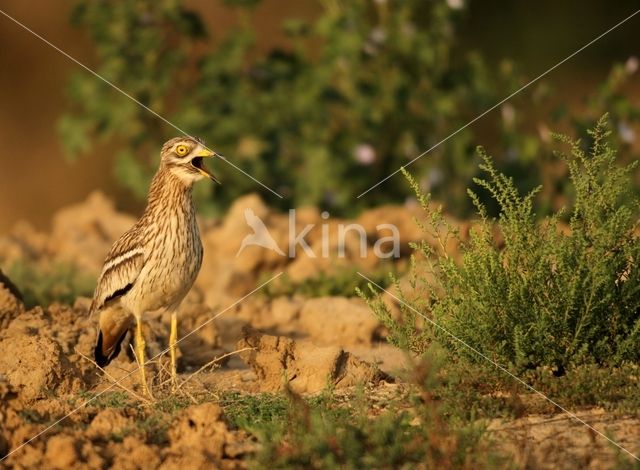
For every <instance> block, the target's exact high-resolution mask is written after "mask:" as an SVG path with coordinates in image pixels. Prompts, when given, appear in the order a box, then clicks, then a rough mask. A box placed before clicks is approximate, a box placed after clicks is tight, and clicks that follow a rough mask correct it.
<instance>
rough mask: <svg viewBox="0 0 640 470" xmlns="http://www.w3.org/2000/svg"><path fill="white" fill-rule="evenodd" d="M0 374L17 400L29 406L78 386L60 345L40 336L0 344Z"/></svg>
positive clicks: (10, 340) (22, 336) (3, 341)
mask: <svg viewBox="0 0 640 470" xmlns="http://www.w3.org/2000/svg"><path fill="white" fill-rule="evenodd" d="M0 351H2V352H3V354H2V355H0V374H4V375H5V376H6V377H7V379H8V381H9V383H10V384H11V386H12V387H13V388H14V389H16V390H17V391H18V394H19V398H20V400H22V401H25V402H28V401H32V400H35V399H38V398H44V397H46V396H47V394H48V393H51V392H52V391H54V390H55V391H60V392H62V393H68V392H71V391H73V390H75V389H77V388H78V387H79V385H80V382H79V379H78V377H77V375H78V374H77V371H76V370H75V369H74V368H73V366H72V365H71V363H70V362H69V361H68V360H67V358H66V357H65V355H64V354H63V353H62V349H61V347H60V345H59V344H58V343H57V342H55V341H53V340H51V339H49V338H47V337H43V336H30V335H28V334H20V335H17V336H9V337H6V338H4V339H3V340H2V341H0Z"/></svg>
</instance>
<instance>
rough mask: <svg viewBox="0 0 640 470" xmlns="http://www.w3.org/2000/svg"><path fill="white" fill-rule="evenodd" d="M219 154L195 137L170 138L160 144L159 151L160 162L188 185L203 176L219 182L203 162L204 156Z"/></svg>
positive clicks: (209, 156) (210, 156)
mask: <svg viewBox="0 0 640 470" xmlns="http://www.w3.org/2000/svg"><path fill="white" fill-rule="evenodd" d="M219 156H220V155H218V154H217V153H215V152H212V151H211V150H209V149H208V148H207V147H206V146H205V145H204V142H203V141H202V140H200V139H198V138H195V137H176V138H174V139H171V140H169V141H167V142H166V143H165V144H164V145H163V146H162V152H161V153H160V159H161V164H162V165H164V166H165V168H167V170H169V171H170V172H171V173H173V174H174V175H175V176H177V177H178V178H179V179H180V180H181V181H182V182H183V183H184V184H186V185H188V186H190V185H192V184H193V183H194V182H196V181H198V180H200V179H202V178H204V177H207V178H210V179H211V180H212V181H215V182H216V183H220V182H219V181H218V179H217V178H216V177H215V176H214V175H213V174H212V173H211V172H210V171H209V170H208V169H207V168H206V167H205V166H204V163H203V161H204V159H205V158H213V157H219Z"/></svg>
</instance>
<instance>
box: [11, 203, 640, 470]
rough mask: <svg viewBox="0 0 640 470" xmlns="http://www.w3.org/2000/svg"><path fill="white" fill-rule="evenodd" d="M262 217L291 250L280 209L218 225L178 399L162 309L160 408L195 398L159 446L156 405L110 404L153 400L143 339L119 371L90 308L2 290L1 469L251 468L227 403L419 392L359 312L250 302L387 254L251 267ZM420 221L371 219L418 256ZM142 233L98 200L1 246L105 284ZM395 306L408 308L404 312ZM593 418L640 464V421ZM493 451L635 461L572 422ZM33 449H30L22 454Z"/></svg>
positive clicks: (568, 460)
mask: <svg viewBox="0 0 640 470" xmlns="http://www.w3.org/2000/svg"><path fill="white" fill-rule="evenodd" d="M247 207H249V208H251V209H252V210H253V211H254V213H256V214H259V215H260V217H261V218H263V220H265V221H266V223H267V225H268V227H269V230H270V232H271V233H272V234H274V239H275V240H276V241H277V242H279V243H283V240H284V237H285V236H286V234H287V224H288V221H287V218H286V215H285V214H278V213H274V212H272V211H271V210H270V209H269V208H267V207H265V206H264V205H263V204H262V203H261V202H260V200H259V199H258V198H256V197H254V196H249V197H247V198H244V199H243V200H240V201H239V202H238V203H237V205H236V206H234V207H233V208H232V209H231V211H230V213H229V215H228V216H227V217H226V218H225V219H224V220H221V221H219V222H217V223H209V224H203V229H202V232H203V239H204V243H205V253H206V255H205V262H204V265H203V270H202V273H201V275H200V277H199V278H198V280H197V282H196V286H195V287H194V289H193V290H192V292H191V293H190V294H189V295H188V297H187V298H186V299H185V302H184V303H183V305H182V306H181V308H180V324H179V335H180V337H182V336H184V335H186V334H187V333H189V332H191V331H192V330H194V329H195V328H197V327H200V328H199V329H198V330H197V331H196V332H195V333H194V334H192V335H190V336H189V337H187V338H186V339H184V340H183V341H181V343H180V345H179V346H180V355H179V378H178V384H179V390H178V391H177V392H171V390H170V387H171V383H170V381H169V374H168V359H167V355H166V354H162V355H161V354H160V353H161V352H162V351H163V349H164V348H165V347H166V345H167V343H168V318H167V315H166V314H164V313H163V312H155V313H150V314H149V316H148V318H147V319H146V324H145V336H146V337H147V343H148V348H147V352H148V354H149V355H150V357H152V358H154V357H155V356H159V357H157V358H155V359H154V360H153V364H152V365H150V366H149V367H148V370H149V373H150V375H151V376H152V377H153V379H152V389H153V391H154V395H155V398H156V399H157V400H160V401H162V400H165V399H166V398H167V397H176V396H177V397H179V398H180V399H186V400H191V399H192V400H193V404H192V405H190V406H187V407H186V408H184V409H180V410H179V411H177V412H176V413H173V414H171V418H170V422H168V423H167V425H166V427H165V429H164V431H163V433H162V435H161V436H158V435H156V434H154V432H155V431H154V429H157V426H156V427H154V426H153V425H152V424H153V423H152V420H153V419H155V418H154V416H155V415H154V414H153V413H152V411H151V407H149V406H147V404H146V402H145V400H143V399H141V400H140V406H138V407H131V406H120V405H119V404H118V403H110V404H105V403H104V399H105V398H106V397H110V396H111V395H110V393H111V392H112V391H118V392H123V391H124V392H127V393H128V394H129V395H130V396H132V397H134V398H135V397H139V396H140V394H141V390H140V383H139V378H138V373H137V365H136V363H135V362H133V361H132V358H131V354H130V352H129V351H130V350H129V348H128V347H126V346H127V345H128V339H127V340H125V347H124V348H123V351H122V352H121V353H120V355H119V356H118V357H117V358H116V359H115V360H114V361H113V362H112V363H111V364H110V365H109V366H108V367H107V368H106V369H105V370H104V371H100V370H98V368H97V367H96V365H95V364H94V363H92V361H91V358H92V351H93V347H94V344H95V338H96V324H97V318H90V317H89V315H88V307H89V304H90V299H89V298H88V297H78V298H76V299H75V301H74V303H73V305H62V304H56V303H54V304H52V305H48V306H43V307H34V308H32V309H26V308H25V307H24V305H23V304H22V302H21V300H20V299H19V293H18V290H19V289H20V288H21V286H12V283H11V282H10V280H8V279H7V278H6V277H0V352H1V354H0V456H4V455H6V454H8V453H10V452H12V453H11V454H10V455H9V457H8V458H7V459H6V460H3V461H2V463H1V464H0V466H2V467H7V468H65V469H68V468H107V467H113V468H124V469H127V468H155V467H162V468H167V469H170V468H182V469H188V468H211V466H212V465H214V466H216V467H221V468H244V467H245V466H246V462H247V458H248V457H249V456H250V455H251V453H252V452H253V451H254V450H255V448H256V447H255V446H256V445H257V444H256V442H255V440H254V439H253V438H251V437H250V436H249V435H247V434H246V432H244V431H242V430H238V429H234V428H233V427H232V426H230V425H229V423H228V420H227V419H226V418H225V416H224V413H223V411H222V408H221V407H220V406H219V405H218V403H217V399H218V398H219V397H220V396H221V394H224V393H226V392H231V391H235V392H239V393H242V394H253V393H258V392H279V391H282V390H284V388H285V387H289V388H290V389H291V390H293V391H294V392H296V393H300V394H314V393H318V392H320V391H322V390H324V389H325V388H326V387H327V385H330V386H331V387H332V388H333V389H334V390H335V391H336V393H344V394H349V393H352V392H353V391H354V390H355V388H356V387H357V386H359V385H366V387H367V393H369V394H370V396H371V397H373V398H372V399H373V401H374V402H375V401H376V400H378V401H379V402H380V403H384V402H385V401H387V400H389V399H390V397H391V396H392V395H393V394H394V393H399V391H400V390H401V389H402V388H403V387H405V386H406V385H405V384H403V383H402V381H401V379H399V377H400V376H401V374H400V373H399V372H400V371H401V370H402V369H403V364H404V361H405V357H404V355H403V353H402V352H400V351H399V350H397V349H395V348H393V347H392V346H390V345H388V344H387V343H386V342H385V340H384V336H385V330H384V328H383V326H382V325H381V324H380V323H378V321H377V320H376V319H375V317H373V316H372V315H371V313H370V312H369V310H368V308H367V307H366V305H365V304H364V303H363V302H362V301H361V300H360V299H357V298H355V297H349V298H348V297H333V296H324V297H319V298H305V297H301V296H298V295H295V294H294V295H292V294H291V293H287V294H282V295H271V296H266V295H264V294H261V293H255V294H252V295H250V296H248V297H247V298H246V299H244V300H243V301H242V302H237V299H240V298H242V297H243V296H244V295H246V294H247V293H249V292H251V290H252V289H254V288H255V286H256V285H258V284H259V283H260V282H261V280H263V279H265V277H264V276H265V275H268V276H269V275H272V274H273V273H279V272H284V273H286V275H287V278H288V279H289V280H295V281H303V280H304V279H306V278H309V277H312V276H314V275H317V274H318V273H319V272H326V273H327V274H328V275H331V273H332V270H333V269H337V268H336V267H340V266H355V267H357V268H358V269H362V270H364V271H365V272H370V271H371V270H375V269H376V268H377V267H378V266H377V264H376V263H377V261H376V260H375V259H374V258H373V257H371V258H360V257H359V256H358V255H357V247H350V248H349V250H351V251H349V250H347V251H348V253H347V256H346V258H342V259H339V258H336V257H334V258H331V259H322V258H311V257H304V256H303V257H299V258H297V259H295V260H290V259H288V258H282V257H281V256H280V255H278V254H277V253H275V252H273V251H269V250H265V249H262V248H259V247H250V248H248V249H247V251H245V252H243V253H242V254H241V255H240V256H236V253H237V251H238V248H239V245H240V243H241V240H242V239H243V237H244V235H245V234H246V233H247V232H248V229H247V228H246V227H245V226H244V221H243V216H242V214H243V213H244V211H245V209H246V208H247ZM413 215H414V213H413V211H412V210H410V209H407V208H393V207H388V208H380V209H376V210H375V211H370V212H368V213H365V214H363V215H362V216H361V217H360V219H359V222H360V223H362V225H363V226H365V227H367V231H368V235H370V237H371V238H370V243H374V242H375V236H376V230H375V225H376V223H380V222H379V221H381V220H384V221H389V220H392V221H393V222H394V223H396V224H397V225H399V226H401V227H402V231H401V233H402V234H403V243H406V242H408V241H411V240H416V239H419V238H420V237H421V234H420V232H419V231H417V230H415V229H414V228H413V222H412V221H411V217H412V216H413ZM132 222H133V219H132V218H131V217H130V216H128V215H125V214H120V213H117V212H115V211H114V209H113V206H112V204H111V203H110V202H109V201H108V200H107V199H105V198H104V197H103V196H101V195H100V194H94V195H92V196H91V197H90V198H89V199H88V200H87V201H86V202H85V203H83V204H81V205H78V206H74V207H70V208H68V209H65V210H64V211H61V212H60V213H58V214H57V215H56V217H55V218H54V224H53V229H52V232H51V233H40V232H37V231H35V230H34V229H33V228H31V227H29V226H26V225H24V224H22V225H19V226H17V227H16V228H14V229H13V230H12V231H11V232H10V233H8V234H7V235H5V236H2V237H0V260H2V262H3V263H11V262H12V261H15V260H23V261H24V260H28V261H29V262H31V263H34V264H35V265H36V266H46V265H49V264H51V263H58V262H72V263H73V264H74V266H77V267H78V268H79V269H82V270H83V271H84V272H88V273H90V274H91V275H95V273H97V272H98V270H99V269H100V266H101V263H102V260H103V257H104V255H105V254H106V251H107V250H108V248H109V246H110V244H111V242H112V241H113V240H114V239H115V238H116V237H117V236H119V234H120V233H122V232H123V231H124V230H126V228H128V226H129V225H130V224H131V223H132ZM299 223H300V224H303V223H304V224H306V223H316V224H320V223H321V220H320V218H319V214H318V212H317V211H316V210H315V209H306V210H302V211H300V219H299ZM336 223H337V222H336ZM456 223H457V222H456ZM460 226H461V227H462V228H463V229H464V224H460ZM318 231H319V230H317V231H316V233H312V234H311V236H310V244H311V246H316V245H314V244H317V243H318V240H319V238H318V236H317V232H318ZM312 232H313V231H312ZM283 246H284V244H283ZM387 301H389V302H390V306H392V307H393V305H392V299H390V298H387ZM235 302H237V303H235ZM234 303H235V304H234ZM229 306H231V307H229ZM201 325H204V326H201ZM115 381H118V384H117V385H114V382H115ZM101 393H104V394H103V395H100V396H98V397H97V398H94V397H96V394H101ZM202 397H205V400H204V403H200V402H201V401H203V400H202ZM88 400H90V402H89V403H86V402H87V401H88ZM67 415H68V417H67V418H65V419H64V420H63V421H61V422H58V420H60V419H61V418H62V417H64V416H67ZM578 415H579V416H580V418H581V419H584V420H585V421H587V422H589V423H590V424H591V425H593V426H594V427H595V428H596V429H598V430H599V431H601V432H603V433H605V434H606V435H608V436H611V437H612V438H613V439H615V440H616V442H618V443H620V444H621V445H622V446H624V447H626V448H628V449H629V450H631V451H632V452H636V453H637V452H640V439H639V438H640V420H638V419H631V418H621V417H615V416H613V415H611V414H608V413H606V412H604V411H603V410H599V409H588V410H581V411H579V412H578ZM140 423H143V424H144V423H146V424H145V426H147V427H144V426H143V427H141V425H140ZM150 423H151V424H150ZM45 429H48V430H47V432H46V433H45V434H43V435H41V436H39V437H37V438H36V439H34V440H33V441H29V440H30V439H31V438H32V437H34V436H36V435H38V434H39V433H40V432H42V431H43V430H45ZM486 439H489V440H491V441H492V442H493V445H495V446H496V447H497V448H499V449H501V450H503V451H504V452H506V453H508V454H510V455H512V456H513V458H514V462H515V463H516V466H517V467H521V468H594V469H595V468H616V467H618V466H619V464H620V461H618V460H617V458H616V451H615V447H613V446H612V445H611V444H610V443H608V442H607V441H606V440H605V439H603V438H602V437H600V436H597V434H596V433H594V432H593V431H590V430H589V429H588V428H587V427H585V426H584V425H582V424H580V423H577V422H575V421H573V420H571V419H569V418H568V417H567V416H566V415H563V414H556V415H549V416H537V415H536V416H532V415H529V416H526V417H523V418H520V419H515V420H508V421H505V420H495V421H492V422H491V423H489V426H488V432H487V433H486ZM25 442H29V443H28V444H27V445H24V446H22V444H24V443H25ZM21 446H22V447H21ZM15 449H18V450H17V451H15V452H13V451H14V450H15Z"/></svg>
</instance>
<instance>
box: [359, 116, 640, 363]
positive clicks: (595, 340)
mask: <svg viewBox="0 0 640 470" xmlns="http://www.w3.org/2000/svg"><path fill="white" fill-rule="evenodd" d="M590 136H591V139H592V142H591V145H590V146H589V149H588V150H585V149H584V148H583V147H582V146H581V144H580V142H572V141H571V140H570V139H568V138H567V137H560V140H562V141H563V142H565V143H567V144H569V145H570V147H571V153H570V155H561V158H562V159H563V161H564V162H565V163H566V165H567V166H568V168H569V174H570V181H569V183H570V187H571V191H572V193H571V194H572V199H573V203H572V206H571V208H570V209H568V210H566V211H560V212H559V213H556V214H554V215H553V216H552V217H549V218H547V219H546V220H544V221H543V222H538V220H537V218H536V213H535V211H534V200H535V196H536V194H537V193H538V192H539V190H540V188H536V189H534V190H533V191H531V192H530V193H528V194H527V195H525V196H521V195H520V194H519V192H518V190H517V189H516V187H515V184H514V182H513V180H512V179H511V178H509V177H507V176H505V175H504V174H501V173H499V172H498V171H496V169H495V167H494V165H493V162H492V160H491V158H490V157H488V156H487V155H486V154H485V153H484V152H483V151H482V150H480V153H481V156H482V158H483V161H484V164H483V165H482V166H481V168H482V169H483V170H484V172H485V173H486V175H487V177H486V179H477V180H476V183H477V184H478V186H479V187H482V188H484V189H486V190H487V191H488V192H489V193H490V195H491V197H492V198H493V199H494V200H495V202H496V203H497V205H498V207H499V216H498V217H497V219H490V218H489V217H488V215H487V211H486V208H485V206H484V205H483V204H482V203H481V202H480V199H479V197H478V195H477V194H476V193H474V192H471V191H470V192H469V194H470V197H471V199H472V200H473V202H474V204H475V206H476V208H477V211H478V215H479V217H480V220H479V221H478V223H477V224H476V226H475V227H474V229H472V231H471V234H470V238H469V240H468V241H462V240H461V239H460V237H459V236H458V234H457V233H456V231H455V230H454V229H453V228H452V227H447V226H446V222H445V220H444V218H443V216H442V213H441V211H439V210H438V211H430V210H429V197H427V196H423V195H422V194H421V193H420V190H419V187H418V184H417V183H416V181H415V180H414V179H413V178H411V177H410V176H409V175H408V173H406V175H407V177H408V178H409V181H410V183H411V186H412V187H413V189H414V190H415V191H416V193H417V194H418V197H419V199H420V201H421V203H422V206H423V208H424V209H425V211H427V212H428V213H429V217H428V221H427V223H426V224H424V228H425V230H427V231H428V232H429V233H430V234H431V235H432V236H433V237H435V238H436V239H437V240H440V241H441V242H443V240H444V239H445V238H446V237H450V236H453V237H457V239H458V241H459V245H460V250H461V253H462V257H461V260H460V261H459V262H457V261H456V260H455V259H453V258H452V257H451V256H449V255H447V253H446V252H444V251H443V250H442V249H441V248H440V247H437V246H432V245H430V244H428V243H426V242H422V243H421V244H420V245H418V246H416V247H415V248H416V250H417V254H419V255H420V256H421V259H418V261H416V262H415V265H414V270H413V273H414V274H413V275H414V277H413V281H412V282H413V283H412V286H413V287H414V289H415V290H416V292H410V294H411V295H410V297H411V299H412V300H411V301H410V302H412V303H413V304H414V305H416V307H417V308H418V310H420V311H421V312H422V313H424V314H425V315H428V316H429V318H431V319H432V320H433V321H435V322H436V323H437V324H438V325H440V326H442V327H443V328H446V329H447V330H448V331H449V332H451V333H452V334H453V335H454V336H456V337H457V338H459V339H460V340H462V341H464V342H466V343H467V344H469V345H471V346H473V347H474V348H477V349H478V350H479V351H481V352H482V353H483V354H484V355H486V356H488V357H490V358H492V359H494V360H496V361H497V362H498V363H501V364H503V365H506V366H514V367H515V369H516V370H519V371H522V370H524V369H533V368H537V367H540V366H545V367H548V368H550V369H552V370H553V371H554V373H555V374H556V375H563V374H564V373H565V371H566V370H567V369H569V368H572V367H575V366H577V365H580V364H599V365H606V366H613V365H620V364H623V363H625V362H626V361H638V360H639V359H640V316H639V312H640V310H639V309H640V269H639V266H638V260H640V242H639V241H638V238H637V236H636V231H637V228H638V227H637V225H638V224H637V215H638V213H637V210H638V201H637V199H636V197H635V195H634V193H633V191H632V183H631V176H632V171H633V169H634V168H635V167H636V165H635V163H633V164H630V165H627V166H618V165H617V164H616V152H615V151H614V150H613V149H612V148H611V146H610V145H609V142H608V137H609V131H608V130H607V126H606V118H605V117H603V118H601V119H600V121H599V122H598V123H597V125H596V127H595V128H594V130H593V131H591V133H590ZM563 220H567V221H568V225H566V226H564V222H563ZM496 235H497V236H496ZM440 246H446V243H442V244H441V245H440ZM416 259H417V258H416ZM425 272H426V273H428V276H424V275H423V274H424V273H425ZM406 298H407V296H406V295H405V299H406ZM416 298H418V299H421V300H420V301H418V302H417V303H416V302H414V301H413V299H416ZM371 304H372V306H373V307H374V310H375V311H376V313H377V314H378V315H379V316H381V317H382V318H383V319H384V320H385V322H386V323H388V324H391V325H396V329H395V330H392V331H391V333H392V335H394V334H395V335H396V337H395V338H392V339H394V340H395V341H396V342H397V343H404V344H408V345H413V349H414V350H416V351H419V350H420V349H423V348H424V347H425V345H426V344H428V343H429V341H430V340H432V339H434V338H435V339H437V340H438V341H440V342H441V343H443V344H444V345H445V346H446V347H448V348H450V349H451V350H453V351H455V352H456V353H458V354H460V355H463V356H468V357H471V358H472V359H474V360H481V361H484V359H480V358H479V357H478V356H477V355H476V354H475V353H474V352H472V351H470V350H469V349H468V348H467V347H465V346H464V345H462V344H461V343H460V342H459V341H456V340H453V339H452V338H451V337H450V336H448V335H447V334H445V333H443V332H442V331H441V330H439V329H437V328H434V327H431V326H430V325H428V324H427V325H426V326H424V327H423V328H421V327H420V325H418V324H417V321H418V320H420V318H419V316H417V315H415V314H413V317H410V318H408V319H407V317H405V320H404V321H402V320H401V321H396V320H394V319H393V318H391V316H390V314H389V312H388V311H387V310H386V309H385V308H384V306H383V305H382V304H381V303H380V302H379V301H378V302H375V301H373V302H371ZM406 310H407V309H405V311H406Z"/></svg>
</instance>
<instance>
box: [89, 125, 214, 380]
mask: <svg viewBox="0 0 640 470" xmlns="http://www.w3.org/2000/svg"><path fill="white" fill-rule="evenodd" d="M215 155H216V154H215V153H213V152H211V151H209V150H207V149H206V147H205V146H204V143H203V142H202V141H200V140H198V139H195V138H191V137H177V138H174V139H171V140H169V141H168V142H166V143H165V144H164V146H163V147H162V151H161V159H160V167H159V169H158V171H157V173H156V175H155V176H154V178H153V181H152V182H151V187H150V189H149V197H148V202H147V207H146V209H145V211H144V214H143V215H142V217H141V218H140V219H139V220H138V222H137V223H136V224H135V225H134V226H133V227H132V228H131V229H130V230H128V231H127V232H126V233H125V234H124V235H122V236H121V237H120V239H119V240H118V241H116V242H115V243H114V245H113V246H112V248H111V250H110V251H109V254H108V255H107V258H106V260H105V262H104V266H103V268H102V272H101V274H100V277H99V279H98V284H97V287H96V290H95V293H94V296H93V302H92V304H91V312H92V313H93V312H94V311H99V310H101V311H102V312H101V315H100V330H99V333H98V340H97V344H96V348H95V359H96V362H97V363H98V365H100V366H104V365H107V364H108V363H109V362H110V361H111V360H112V359H113V358H114V357H115V356H116V355H117V354H118V352H119V350H120V343H121V342H122V340H123V339H124V336H125V333H126V332H127V330H128V329H129V328H130V327H132V326H133V323H134V321H135V323H136V355H137V356H138V360H139V361H140V362H141V364H144V339H143V337H142V330H141V318H142V315H143V314H144V313H145V312H147V311H151V310H157V309H160V308H166V309H167V310H168V311H169V312H171V328H172V329H171V338H170V347H171V353H172V354H171V359H172V365H173V374H174V377H175V341H176V336H177V323H176V322H177V319H176V310H177V308H178V306H179V305H180V302H181V301H182V299H184V297H185V296H186V295H187V293H188V292H189V289H191V286H192V285H193V282H194V281H195V278H196V276H197V274H198V271H199V270H200V265H201V264H202V243H201V242H200V234H199V231H198V225H197V223H196V215H195V209H194V206H193V201H192V197H191V193H192V187H193V183H194V182H195V181H197V180H199V179H201V178H203V177H204V176H207V177H210V178H211V179H213V180H214V181H215V177H214V176H213V175H212V174H211V173H209V172H208V171H207V170H206V169H205V168H204V167H203V166H202V158H203V157H213V156H215ZM141 371H142V372H141V378H142V381H143V389H144V391H145V392H148V390H147V387H146V380H145V377H144V367H141Z"/></svg>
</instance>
